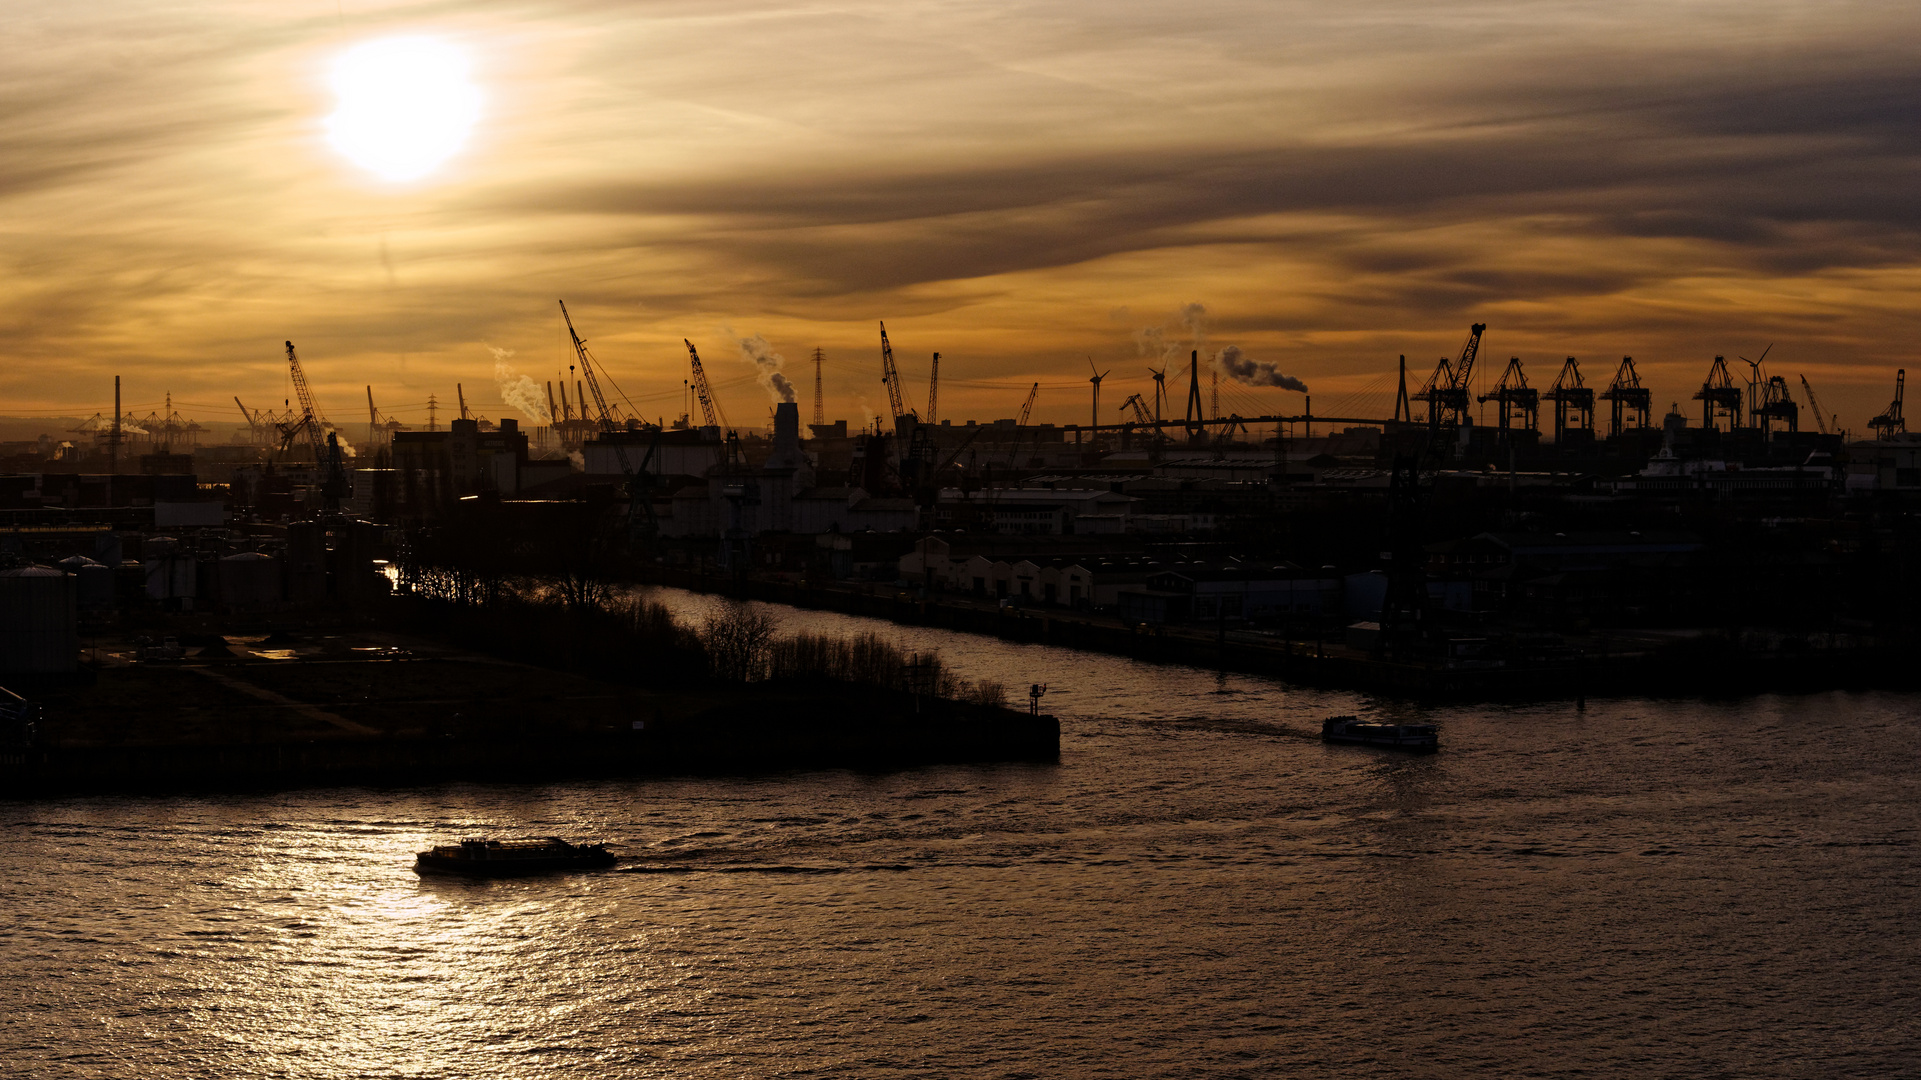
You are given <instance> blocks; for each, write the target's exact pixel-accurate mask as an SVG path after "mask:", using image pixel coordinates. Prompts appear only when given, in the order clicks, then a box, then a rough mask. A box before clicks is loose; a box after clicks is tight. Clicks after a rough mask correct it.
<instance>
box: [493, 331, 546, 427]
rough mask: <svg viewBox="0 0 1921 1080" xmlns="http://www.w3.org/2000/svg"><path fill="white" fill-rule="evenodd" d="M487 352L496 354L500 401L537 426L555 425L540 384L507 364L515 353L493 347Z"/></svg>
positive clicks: (495, 373)
mask: <svg viewBox="0 0 1921 1080" xmlns="http://www.w3.org/2000/svg"><path fill="white" fill-rule="evenodd" d="M487 351H488V352H491V353H493V354H494V382H496V383H498V384H499V385H500V400H502V401H504V402H506V403H507V404H508V405H509V406H510V407H512V408H513V409H514V410H515V411H517V412H519V413H520V415H522V416H524V417H526V418H527V419H529V420H532V421H533V422H534V423H536V424H551V423H553V422H554V417H553V414H552V413H550V412H548V411H547V395H546V394H545V393H543V392H542V391H541V389H540V384H539V383H537V382H535V381H534V380H533V379H531V378H529V377H527V376H525V375H522V374H521V373H520V372H518V371H515V370H514V368H513V365H511V364H509V363H507V358H508V357H510V356H512V355H513V354H514V351H513V350H512V349H496V348H494V347H493V346H492V345H489V346H487Z"/></svg>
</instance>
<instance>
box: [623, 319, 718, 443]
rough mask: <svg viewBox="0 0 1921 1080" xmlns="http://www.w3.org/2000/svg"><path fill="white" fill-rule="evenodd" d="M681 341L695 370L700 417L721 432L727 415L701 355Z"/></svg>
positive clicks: (689, 342)
mask: <svg viewBox="0 0 1921 1080" xmlns="http://www.w3.org/2000/svg"><path fill="white" fill-rule="evenodd" d="M680 340H681V342H682V344H684V345H686V346H687V363H688V364H689V365H691V366H692V368H693V378H692V381H693V384H694V396H695V397H696V398H699V399H700V415H701V416H702V417H703V418H704V419H706V421H707V426H708V427H710V428H713V429H715V430H716V431H718V430H721V429H722V428H725V427H726V426H727V413H726V411H725V410H723V409H722V408H721V407H720V399H719V398H717V397H715V396H714V388H713V387H711V386H709V385H707V369H706V368H704V367H701V366H700V353H699V351H697V350H696V349H695V348H694V343H693V342H691V341H688V340H687V339H686V338H681V339H680ZM598 392H599V391H595V393H598Z"/></svg>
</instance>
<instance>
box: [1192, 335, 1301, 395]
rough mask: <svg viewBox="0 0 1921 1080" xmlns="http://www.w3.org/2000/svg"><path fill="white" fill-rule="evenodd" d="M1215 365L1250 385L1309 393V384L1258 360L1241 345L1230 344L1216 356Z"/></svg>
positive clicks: (1228, 374) (1233, 377)
mask: <svg viewBox="0 0 1921 1080" xmlns="http://www.w3.org/2000/svg"><path fill="white" fill-rule="evenodd" d="M1214 366H1215V367H1217V368H1219V369H1220V370H1221V371H1222V372H1223V373H1225V374H1226V375H1227V376H1228V377H1229V378H1231V379H1233V380H1235V381H1236V382H1243V383H1246V384H1247V385H1249V386H1276V387H1279V388H1281V389H1282V390H1298V391H1300V392H1301V393H1303V394H1305V393H1307V384H1306V383H1304V382H1302V381H1301V380H1299V379H1297V378H1295V377H1294V376H1292V375H1283V374H1281V372H1280V369H1279V368H1277V367H1275V366H1274V365H1273V364H1270V363H1268V362H1267V361H1265V360H1256V359H1254V358H1252V357H1250V356H1248V355H1247V354H1246V353H1244V352H1242V351H1241V347H1240V346H1239V345H1229V346H1228V347H1227V348H1225V349H1222V350H1221V351H1220V352H1219V353H1218V354H1217V355H1216V356H1215V357H1214Z"/></svg>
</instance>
